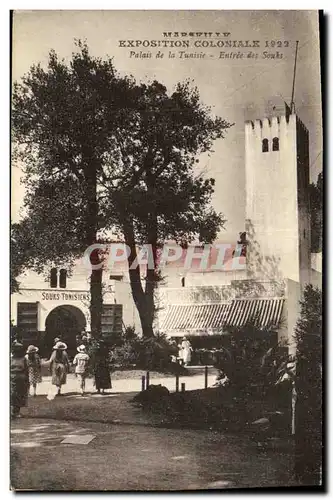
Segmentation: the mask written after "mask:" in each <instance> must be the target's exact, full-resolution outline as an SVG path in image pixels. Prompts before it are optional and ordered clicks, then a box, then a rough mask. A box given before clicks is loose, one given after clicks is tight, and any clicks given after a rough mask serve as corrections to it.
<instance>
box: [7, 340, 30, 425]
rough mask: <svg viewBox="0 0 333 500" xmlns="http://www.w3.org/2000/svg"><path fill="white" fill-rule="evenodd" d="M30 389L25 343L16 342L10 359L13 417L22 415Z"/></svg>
mask: <svg viewBox="0 0 333 500" xmlns="http://www.w3.org/2000/svg"><path fill="white" fill-rule="evenodd" d="M28 391H29V373H28V364H27V360H26V358H25V349H24V347H23V344H21V343H20V342H15V343H14V344H13V346H12V353H11V360H10V405H11V415H12V418H17V417H19V416H20V410H21V408H22V407H23V406H26V404H27V398H28Z"/></svg>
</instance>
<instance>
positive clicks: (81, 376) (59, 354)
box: [11, 338, 112, 418]
mask: <svg viewBox="0 0 333 500" xmlns="http://www.w3.org/2000/svg"><path fill="white" fill-rule="evenodd" d="M72 364H73V366H74V367H75V374H76V377H77V380H78V384H79V390H80V392H81V394H82V395H84V394H85V385H86V378H87V377H88V375H89V373H93V375H94V385H95V387H96V390H97V392H98V393H100V392H102V394H103V393H104V391H105V390H106V389H111V388H112V384H111V376H110V367H109V349H108V346H107V345H106V344H105V342H104V341H103V340H100V341H99V342H97V343H96V344H95V345H94V348H93V349H89V353H88V352H87V347H86V345H84V344H80V345H79V346H78V347H77V354H76V355H75V356H74V359H73V361H72ZM48 365H49V369H50V372H51V376H52V379H51V383H52V385H53V386H56V390H57V395H61V388H62V386H63V385H64V384H66V382H67V374H68V373H69V371H70V366H71V363H70V360H69V357H68V354H67V345H66V344H65V342H62V340H61V339H60V338H56V339H55V340H54V346H53V350H52V354H51V357H50V359H49V361H48ZM40 382H42V363H41V359H40V356H39V354H38V347H36V346H34V345H29V347H28V349H27V350H25V349H24V346H23V344H22V343H20V342H14V343H13V346H12V353H11V407H12V416H13V417H14V418H15V417H18V416H19V414H20V409H21V408H22V407H23V406H26V403H27V397H28V395H29V393H30V394H31V395H32V396H36V390H37V384H39V383H40ZM50 394H51V393H50ZM48 399H53V397H52V396H50V395H49V396H48Z"/></svg>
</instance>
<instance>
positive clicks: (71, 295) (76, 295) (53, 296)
mask: <svg viewBox="0 0 333 500" xmlns="http://www.w3.org/2000/svg"><path fill="white" fill-rule="evenodd" d="M89 299H90V295H89V293H84V292H83V293H81V292H42V300H89Z"/></svg>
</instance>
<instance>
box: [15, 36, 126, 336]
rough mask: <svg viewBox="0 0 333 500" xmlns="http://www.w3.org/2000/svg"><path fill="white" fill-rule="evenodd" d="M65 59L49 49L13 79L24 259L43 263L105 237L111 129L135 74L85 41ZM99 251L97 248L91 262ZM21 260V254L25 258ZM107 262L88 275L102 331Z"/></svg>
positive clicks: (94, 321) (96, 324)
mask: <svg viewBox="0 0 333 500" xmlns="http://www.w3.org/2000/svg"><path fill="white" fill-rule="evenodd" d="M76 45H77V47H78V51H77V52H76V53H73V55H72V59H71V61H70V63H69V65H67V64H66V63H65V62H64V61H63V60H59V59H58V57H57V55H56V53H55V52H54V51H51V52H50V54H49V60H48V66H47V69H43V68H42V67H41V65H40V64H38V65H34V66H32V67H31V69H30V71H29V73H28V74H26V75H25V76H24V77H23V79H22V81H21V82H20V83H15V84H14V90H13V106H12V129H13V142H14V153H13V160H14V161H16V162H18V163H19V164H21V165H23V167H24V172H25V185H26V196H25V199H24V208H25V217H24V219H23V220H22V221H21V222H20V224H19V225H18V226H17V227H16V233H20V238H19V240H20V243H21V247H20V248H21V249H20V253H21V254H24V255H25V264H26V266H28V267H33V268H35V269H36V270H37V271H39V272H40V271H41V270H42V268H43V267H44V266H45V265H48V264H49V263H54V262H61V261H62V262H64V261H65V262H69V264H70V263H71V262H73V259H74V258H75V257H78V256H79V255H82V253H83V251H84V250H85V249H86V248H87V247H88V246H90V245H92V244H94V243H98V242H99V241H101V238H100V231H101V230H102V229H104V227H105V225H107V224H106V222H105V221H104V219H103V217H102V216H101V213H100V210H99V197H100V195H99V192H98V183H99V177H100V176H101V175H102V170H103V166H104V164H105V162H106V161H107V160H106V156H107V153H108V151H109V150H110V149H111V146H110V136H111V133H112V130H113V129H114V127H115V124H116V122H117V109H118V107H119V105H120V106H122V104H121V103H123V102H124V96H125V95H126V92H127V90H128V87H129V85H130V82H129V80H128V79H127V78H120V77H119V76H117V75H116V72H115V70H114V67H113V63H112V60H111V59H110V58H108V59H106V60H104V61H103V60H102V59H100V58H94V57H91V56H90V54H89V52H88V48H87V46H86V45H85V44H83V43H82V42H80V41H78V42H76ZM98 261H99V255H98V253H97V252H95V253H94V254H93V255H92V263H93V264H96V263H97V262H98ZM20 262H21V261H20ZM101 284H102V269H93V270H92V272H91V279H90V292H91V304H90V312H91V327H92V332H93V334H94V335H95V336H98V335H99V333H100V326H101V311H102V300H103V299H102V286H101Z"/></svg>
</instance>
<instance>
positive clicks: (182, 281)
mask: <svg viewBox="0 0 333 500" xmlns="http://www.w3.org/2000/svg"><path fill="white" fill-rule="evenodd" d="M181 284H182V287H183V288H184V286H185V278H182V279H181Z"/></svg>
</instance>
